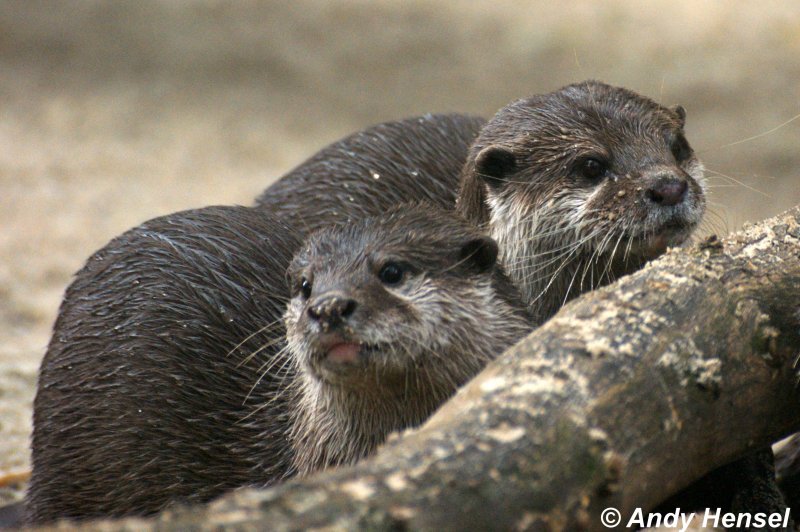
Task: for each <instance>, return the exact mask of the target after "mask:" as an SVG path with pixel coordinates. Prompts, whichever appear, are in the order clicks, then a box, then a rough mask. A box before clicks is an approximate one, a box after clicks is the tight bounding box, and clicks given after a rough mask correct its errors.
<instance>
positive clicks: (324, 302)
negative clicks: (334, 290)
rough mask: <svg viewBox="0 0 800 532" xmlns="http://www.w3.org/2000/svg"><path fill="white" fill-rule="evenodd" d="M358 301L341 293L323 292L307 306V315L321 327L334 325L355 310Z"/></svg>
mask: <svg viewBox="0 0 800 532" xmlns="http://www.w3.org/2000/svg"><path fill="white" fill-rule="evenodd" d="M357 306H358V303H356V301H355V300H354V299H350V298H348V297H346V296H344V295H343V294H323V295H321V296H319V297H317V298H316V299H315V300H314V301H312V302H311V304H310V305H309V307H308V315H309V316H310V317H311V319H313V320H314V321H318V322H319V323H320V325H322V326H323V327H325V328H327V327H335V326H336V325H339V324H340V323H341V322H342V321H344V320H345V319H347V318H348V317H349V316H350V315H351V314H353V311H355V310H356V307H357Z"/></svg>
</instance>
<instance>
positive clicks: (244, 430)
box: [26, 207, 302, 523]
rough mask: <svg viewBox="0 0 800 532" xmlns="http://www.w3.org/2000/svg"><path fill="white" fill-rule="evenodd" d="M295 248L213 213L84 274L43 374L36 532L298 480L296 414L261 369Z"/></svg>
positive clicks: (172, 223)
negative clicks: (63, 521) (42, 526)
mask: <svg viewBox="0 0 800 532" xmlns="http://www.w3.org/2000/svg"><path fill="white" fill-rule="evenodd" d="M301 243H302V240H301V239H300V238H299V236H297V235H296V234H295V232H294V231H293V230H292V229H291V228H290V227H288V226H286V225H285V224H283V223H281V222H280V221H278V220H275V219H273V218H271V217H269V216H267V215H266V213H263V212H258V211H255V210H253V209H251V208H248V207H208V208H204V209H196V210H190V211H185V212H179V213H175V214H171V215H168V216H164V217H160V218H156V219H154V220H151V221H148V222H146V223H144V224H142V225H140V226H139V227H136V228H134V229H131V230H129V231H127V232H126V233H125V234H123V235H121V236H119V237H117V238H115V239H114V240H112V241H111V242H110V243H109V244H107V245H106V246H105V247H104V248H102V249H101V250H99V251H98V252H96V253H95V254H94V255H93V256H92V257H91V258H89V259H88V261H87V263H86V265H85V266H84V267H83V269H81V270H80V271H79V272H78V273H77V275H76V277H75V280H74V281H73V282H72V284H71V285H70V287H69V288H68V289H67V292H66V295H65V297H64V301H63V303H62V305H61V309H60V311H59V316H58V319H57V321H56V323H55V326H54V331H53V336H52V340H51V342H50V345H49V347H48V350H47V354H46V355H45V357H44V360H43V361H42V366H41V369H40V372H39V382H38V390H37V393H36V398H35V401H34V430H33V439H32V465H33V474H32V477H31V482H30V487H29V490H28V493H27V498H26V514H27V521H28V522H29V523H41V522H45V521H50V520H53V519H57V518H73V519H86V518H91V517H99V516H122V515H129V514H136V515H146V514H151V513H154V512H156V511H158V510H160V509H162V508H163V507H164V506H166V505H167V504H169V503H172V502H187V503H188V502H200V501H207V500H209V499H211V498H213V497H215V496H217V495H219V494H222V493H224V492H226V491H229V490H231V489H233V488H236V487H239V486H243V485H255V486H264V485H266V484H268V483H269V482H271V481H274V480H276V479H279V478H281V477H283V476H285V475H287V474H290V472H291V456H290V452H291V449H290V447H289V446H288V445H287V443H286V438H285V437H284V434H285V432H286V431H287V430H288V423H289V419H288V411H289V410H290V407H289V406H288V405H286V404H285V403H284V402H283V398H282V396H280V395H276V391H277V390H278V389H279V386H281V385H282V384H281V383H282V382H283V379H282V378H281V375H280V371H279V369H280V368H278V369H276V370H273V371H267V369H266V367H265V365H266V364H269V362H270V361H271V360H273V358H274V357H275V355H276V354H277V353H278V352H279V351H280V350H281V348H282V347H283V344H284V336H285V333H284V330H283V323H282V320H281V317H282V314H283V312H284V310H285V303H286V300H287V299H288V298H287V297H285V296H281V294H282V293H283V292H285V289H283V287H285V283H286V281H285V270H286V266H287V265H288V264H289V262H290V261H291V259H292V256H293V254H294V252H295V250H296V249H298V248H299V247H300V245H301ZM265 405H267V407H266V408H264V407H265Z"/></svg>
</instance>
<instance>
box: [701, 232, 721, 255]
mask: <svg viewBox="0 0 800 532" xmlns="http://www.w3.org/2000/svg"><path fill="white" fill-rule="evenodd" d="M699 247H700V249H707V250H709V251H722V250H723V249H724V248H725V245H724V244H723V243H722V241H721V240H720V239H719V237H718V236H717V235H709V236H708V237H707V238H706V239H705V240H703V241H702V242H700V244H699Z"/></svg>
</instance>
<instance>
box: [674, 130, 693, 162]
mask: <svg viewBox="0 0 800 532" xmlns="http://www.w3.org/2000/svg"><path fill="white" fill-rule="evenodd" d="M669 149H670V151H671V152H672V156H673V157H675V162H677V163H682V162H684V161H685V160H687V159H688V158H689V157H691V156H692V148H690V147H689V143H688V142H687V141H686V137H684V136H683V135H678V136H677V137H675V140H673V141H672V145H671V146H670V147H669Z"/></svg>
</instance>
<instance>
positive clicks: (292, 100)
mask: <svg viewBox="0 0 800 532" xmlns="http://www.w3.org/2000/svg"><path fill="white" fill-rule="evenodd" d="M586 78H597V79H601V80H603V81H606V82H609V83H612V84H617V85H623V86H626V87H629V88H631V89H634V90H636V91H638V92H641V93H643V94H645V95H648V96H650V97H652V98H654V99H656V100H658V101H659V102H661V103H664V104H667V105H669V104H675V103H680V104H682V105H683V106H684V107H685V108H686V109H687V112H688V119H687V120H688V122H687V135H688V138H689V140H690V142H691V143H692V145H693V147H694V148H695V150H696V151H697V152H698V153H699V154H700V156H701V158H702V159H703V160H704V162H705V163H706V166H707V168H708V170H709V176H710V177H711V178H712V179H711V181H710V182H711V185H712V187H713V188H712V190H711V197H710V200H711V202H712V203H711V207H710V208H711V211H712V212H713V215H712V216H711V217H710V218H709V220H711V221H712V222H713V224H712V225H713V226H714V229H715V230H716V231H718V232H725V231H729V230H735V229H737V228H739V227H740V226H741V225H742V223H744V222H745V221H747V220H752V221H757V220H759V219H762V218H765V217H768V216H770V215H773V214H776V213H778V212H781V211H783V210H785V209H787V208H789V207H792V206H794V205H795V204H798V203H800V150H798V146H800V118H798V119H797V120H795V121H793V122H789V121H790V120H791V119H792V118H793V117H797V115H798V114H800V2H796V1H794V0H784V1H778V0H774V1H770V0H761V1H759V2H747V1H744V0H741V1H730V2H717V1H714V0H654V1H651V2H639V1H637V0H610V1H605V2H602V3H601V2H593V1H590V0H560V1H558V2H530V1H528V0H493V1H492V2H475V1H467V0H464V1H452V0H451V1H448V2H435V1H418V0H417V1H415V0H403V1H400V0H397V1H392V0H372V1H367V0H363V1H361V0H340V1H323V0H295V1H292V2H283V1H271V2H270V1H264V2H257V1H245V0H242V1H238V2H223V1H215V0H204V1H201V0H197V1H190V0H181V1H174V0H139V1H137V2H123V1H113V2H107V1H103V2H101V1H94V0H82V1H75V2H66V1H55V0H53V1H32V0H3V2H0V338H2V342H0V473H2V472H4V471H17V470H24V469H26V468H27V467H28V450H27V447H28V437H29V432H30V402H31V399H32V397H33V390H34V386H35V375H36V370H37V368H38V365H39V361H40V359H41V356H42V355H43V354H44V351H45V348H46V345H47V341H48V339H49V332H50V327H51V325H52V322H53V320H54V319H55V316H56V312H57V310H58V305H59V302H60V299H61V296H62V293H63V291H64V289H65V287H66V286H67V284H68V283H69V281H70V277H71V275H72V273H73V272H75V271H76V270H77V269H78V268H79V267H80V266H81V265H82V264H83V262H84V260H85V259H86V258H87V257H88V256H89V254H90V253H91V252H93V251H94V250H96V249H97V248H99V247H100V246H102V245H103V244H105V243H106V242H107V241H108V240H109V239H110V238H112V237H113V236H115V235H117V234H119V233H121V232H122V231H124V230H125V229H127V228H129V227H131V226H134V225H136V224H138V223H140V222H142V221H144V220H146V219H148V218H152V217H154V216H157V215H161V214H166V213H169V212H173V211H176V210H179V209H186V208H192V207H200V206H205V205H210V204H230V203H238V204H250V203H251V202H252V200H253V198H254V197H255V196H256V195H257V194H258V193H259V192H260V191H261V190H262V189H263V188H264V187H265V186H266V185H268V184H269V183H270V182H271V181H273V180H274V179H276V178H277V177H278V176H280V175H281V174H282V173H284V172H286V171H288V170H290V169H291V168H292V167H293V166H295V165H297V164H299V163H300V162H302V161H303V159H305V158H306V157H308V156H310V155H311V154H313V153H314V152H315V151H317V150H318V149H319V148H321V147H323V146H324V145H325V144H327V143H329V142H332V141H334V140H336V139H338V138H340V137H342V136H344V135H346V134H348V133H350V132H352V131H355V130H358V129H362V128H364V127H366V126H368V125H371V124H374V123H376V122H380V121H384V120H391V119H397V118H402V117H407V116H412V115H417V114H422V113H427V112H453V111H457V112H466V113H473V114H480V115H483V116H487V117H488V116H490V115H491V114H493V113H494V112H495V111H496V110H498V109H499V108H500V107H502V106H504V105H505V104H507V103H508V102H510V101H511V100H514V99H517V98H520V97H523V96H528V95H531V94H533V93H537V92H547V91H551V90H554V89H557V88H558V87H560V86H562V85H565V84H568V83H571V82H575V81H580V80H583V79H586ZM19 496H20V492H19V491H14V490H8V489H6V490H0V503H2V502H5V501H8V500H11V499H13V498H16V497H19Z"/></svg>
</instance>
